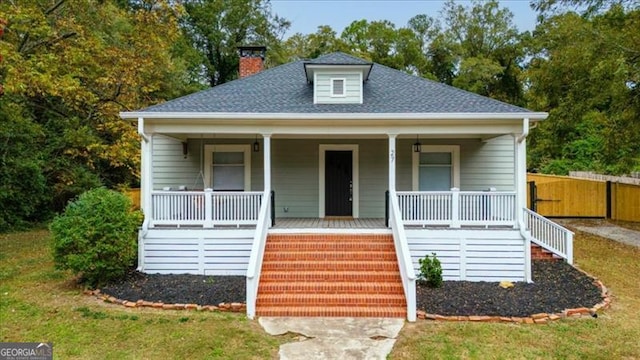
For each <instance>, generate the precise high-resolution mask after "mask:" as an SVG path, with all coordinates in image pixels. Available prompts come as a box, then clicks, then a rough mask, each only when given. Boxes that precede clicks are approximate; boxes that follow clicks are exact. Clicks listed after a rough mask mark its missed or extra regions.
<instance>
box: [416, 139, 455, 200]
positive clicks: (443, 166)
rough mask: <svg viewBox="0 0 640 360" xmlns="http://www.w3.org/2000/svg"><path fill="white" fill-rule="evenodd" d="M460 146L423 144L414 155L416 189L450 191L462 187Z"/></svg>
mask: <svg viewBox="0 0 640 360" xmlns="http://www.w3.org/2000/svg"><path fill="white" fill-rule="evenodd" d="M459 163H460V148H459V146H457V145H423V146H422V148H421V152H420V153H414V155H413V190H414V191H449V190H450V189H451V188H453V187H457V188H459V187H460V184H459V183H460V165H459Z"/></svg>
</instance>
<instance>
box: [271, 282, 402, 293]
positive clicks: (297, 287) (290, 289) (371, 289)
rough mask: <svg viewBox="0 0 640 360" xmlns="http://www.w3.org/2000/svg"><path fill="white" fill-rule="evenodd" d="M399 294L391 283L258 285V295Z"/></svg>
mask: <svg viewBox="0 0 640 360" xmlns="http://www.w3.org/2000/svg"><path fill="white" fill-rule="evenodd" d="M347 293H352V294H400V295H404V289H403V288H402V285H401V284H397V283H395V282H393V283H377V284H366V283H345V284H340V283H311V284H310V283H306V282H301V283H287V284H281V283H277V282H276V283H265V284H261V285H260V294H347Z"/></svg>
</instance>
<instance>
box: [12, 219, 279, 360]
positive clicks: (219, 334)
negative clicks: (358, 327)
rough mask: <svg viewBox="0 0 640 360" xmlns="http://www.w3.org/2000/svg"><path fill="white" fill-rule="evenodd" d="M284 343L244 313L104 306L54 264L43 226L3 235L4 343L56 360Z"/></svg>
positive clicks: (197, 353)
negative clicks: (45, 350)
mask: <svg viewBox="0 0 640 360" xmlns="http://www.w3.org/2000/svg"><path fill="white" fill-rule="evenodd" d="M287 340H288V339H287V337H272V336H269V335H267V334H266V333H265V332H264V331H263V330H262V328H261V327H260V325H259V324H258V323H257V322H255V321H249V320H247V319H246V317H245V316H244V315H243V314H232V313H210V312H207V313H200V312H186V311H158V310H156V311H154V310H153V309H127V308H124V307H120V306H116V305H110V304H105V303H102V302H100V301H98V300H97V299H95V298H92V297H89V296H85V295H82V288H79V287H78V286H77V285H75V283H74V282H73V280H72V279H71V278H70V277H69V275H68V274H67V273H64V272H60V271H57V270H55V269H54V268H53V262H52V259H51V255H50V250H49V234H48V233H47V232H46V231H44V230H39V231H31V232H23V233H14V234H3V235H0V342H14V341H33V342H52V343H53V344H54V347H53V349H54V354H55V357H56V358H58V359H73V358H75V359H80V358H81V359H179V358H193V359H270V358H274V357H276V355H277V352H278V348H279V345H280V343H282V342H286V341H287Z"/></svg>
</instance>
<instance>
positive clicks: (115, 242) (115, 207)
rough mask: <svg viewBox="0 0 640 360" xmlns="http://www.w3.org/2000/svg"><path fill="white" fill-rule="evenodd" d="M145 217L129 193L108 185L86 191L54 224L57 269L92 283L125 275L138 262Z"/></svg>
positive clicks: (70, 204) (54, 249) (52, 230)
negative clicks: (140, 228)
mask: <svg viewBox="0 0 640 360" xmlns="http://www.w3.org/2000/svg"><path fill="white" fill-rule="evenodd" d="M141 220H142V214H141V213H140V212H139V211H134V210H132V208H131V200H130V199H129V198H128V197H127V196H125V195H123V194H121V193H119V192H115V191H112V190H107V189H105V188H98V189H94V190H90V191H87V192H85V193H84V194H82V195H80V197H79V198H78V199H77V200H75V201H73V202H70V203H69V204H68V205H67V207H66V209H65V210H64V212H63V213H62V214H61V215H58V216H57V217H56V218H55V219H54V220H53V222H52V223H51V226H50V229H51V233H52V236H53V260H54V262H55V266H56V268H58V269H63V270H71V271H73V272H74V273H75V274H77V275H79V276H80V281H81V282H82V283H84V284H86V285H89V286H99V285H103V284H105V283H107V282H109V281H112V280H115V279H118V278H120V277H122V276H124V275H125V274H126V272H127V270H129V269H130V268H131V267H132V266H133V265H134V263H135V259H136V256H137V236H136V234H137V230H138V226H139V225H140V222H141Z"/></svg>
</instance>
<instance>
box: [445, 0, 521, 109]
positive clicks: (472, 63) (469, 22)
mask: <svg viewBox="0 0 640 360" xmlns="http://www.w3.org/2000/svg"><path fill="white" fill-rule="evenodd" d="M442 15H443V16H442V18H443V23H444V27H445V31H444V33H443V36H442V38H441V39H439V41H438V42H437V43H436V44H435V46H434V49H433V50H434V55H436V54H437V55H438V56H439V58H441V59H442V60H444V63H443V64H442V65H438V67H441V68H443V69H444V70H445V71H440V72H442V73H443V75H444V79H441V80H443V81H445V82H446V81H447V80H448V79H447V75H448V74H447V71H446V70H447V69H451V65H450V64H451V62H452V63H453V69H455V70H454V76H453V79H452V81H451V83H452V84H453V85H455V86H457V87H460V88H463V89H466V90H469V91H473V92H476V93H478V94H480V95H484V96H489V97H492V98H494V99H498V100H503V101H506V102H509V103H512V104H516V105H521V104H523V102H524V100H523V90H522V85H521V82H520V81H519V76H520V73H521V63H522V61H523V55H524V54H523V51H522V46H521V44H520V35H519V33H518V30H517V29H516V27H515V25H514V24H513V21H512V19H513V14H512V13H511V12H510V11H509V10H508V9H507V8H500V6H499V3H498V2H497V1H495V0H492V1H486V2H476V1H474V2H472V3H471V5H470V6H469V7H465V6H463V5H460V4H456V3H455V2H454V1H452V0H449V1H448V2H447V3H445V5H444V8H443V10H442ZM452 60H453V61H452Z"/></svg>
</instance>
